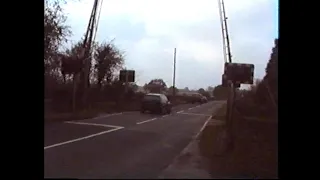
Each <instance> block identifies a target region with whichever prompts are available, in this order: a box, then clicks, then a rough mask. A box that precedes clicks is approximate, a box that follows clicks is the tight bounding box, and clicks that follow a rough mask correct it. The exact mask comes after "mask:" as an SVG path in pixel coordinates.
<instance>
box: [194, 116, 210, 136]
mask: <svg viewBox="0 0 320 180" xmlns="http://www.w3.org/2000/svg"><path fill="white" fill-rule="evenodd" d="M211 118H212V116H210V117H209V118H208V119H207V120H206V122H205V123H204V124H203V126H202V127H201V129H200V131H199V132H198V134H197V135H196V136H195V139H198V138H199V136H200V134H201V132H202V131H203V130H204V128H205V127H206V126H207V124H208V122H209V121H210V119H211Z"/></svg>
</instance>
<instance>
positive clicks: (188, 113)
mask: <svg viewBox="0 0 320 180" xmlns="http://www.w3.org/2000/svg"><path fill="white" fill-rule="evenodd" d="M179 114H186V115H196V116H211V115H209V114H196V113H179Z"/></svg>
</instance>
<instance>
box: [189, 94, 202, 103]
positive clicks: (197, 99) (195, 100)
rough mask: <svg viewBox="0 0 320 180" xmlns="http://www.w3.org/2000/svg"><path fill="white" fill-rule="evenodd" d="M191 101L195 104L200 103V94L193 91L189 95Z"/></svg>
mask: <svg viewBox="0 0 320 180" xmlns="http://www.w3.org/2000/svg"><path fill="white" fill-rule="evenodd" d="M191 103H192V104H195V103H200V104H201V103H202V95H201V94H199V93H195V94H193V95H192V96H191Z"/></svg>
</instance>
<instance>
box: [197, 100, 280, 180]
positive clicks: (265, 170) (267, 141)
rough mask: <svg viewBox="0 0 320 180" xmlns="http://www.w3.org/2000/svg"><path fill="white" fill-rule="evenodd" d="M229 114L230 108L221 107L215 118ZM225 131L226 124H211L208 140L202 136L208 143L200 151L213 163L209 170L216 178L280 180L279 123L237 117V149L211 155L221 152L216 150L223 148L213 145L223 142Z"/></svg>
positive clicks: (204, 143) (235, 120) (201, 138)
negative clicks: (218, 140) (227, 110)
mask: <svg viewBox="0 0 320 180" xmlns="http://www.w3.org/2000/svg"><path fill="white" fill-rule="evenodd" d="M225 114H226V106H224V107H221V108H220V109H219V110H218V111H217V112H216V113H215V114H214V115H213V119H217V120H224V119H225ZM262 119H263V118H262ZM208 126H210V125H209V123H208ZM224 129H225V126H223V125H222V126H221V125H215V126H212V125H211V127H210V128H205V130H206V131H209V132H206V134H207V137H205V136H201V137H200V142H201V141H205V142H202V146H200V151H201V152H207V153H206V154H203V155H204V156H206V157H207V158H209V160H210V163H209V167H208V168H209V172H210V174H211V175H212V177H213V178H277V169H278V148H277V144H278V142H277V140H278V135H277V130H278V124H277V123H264V122H263V121H252V120H249V119H246V118H241V117H237V116H235V117H234V127H233V129H232V131H233V133H234V135H235V148H234V150H233V151H232V152H230V153H227V154H224V155H219V156H217V155H212V153H211V154H210V153H208V150H209V151H217V150H216V149H214V148H221V147H219V146H218V145H216V144H214V145H213V143H214V142H215V143H216V142H217V141H216V139H217V138H220V140H221V139H223V138H221V134H222V132H223V131H224ZM205 130H204V131H205ZM210 131H211V132H210ZM209 135H210V137H208V136H209ZM217 136H220V137H217ZM201 148H202V149H201Z"/></svg>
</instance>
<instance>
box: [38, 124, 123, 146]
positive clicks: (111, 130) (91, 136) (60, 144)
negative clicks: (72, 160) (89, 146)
mask: <svg viewBox="0 0 320 180" xmlns="http://www.w3.org/2000/svg"><path fill="white" fill-rule="evenodd" d="M123 128H124V127H118V128H115V129H110V130H108V131H102V132H100V133H96V134H91V135H89V136H85V137H81V138H77V139H73V140H70V141H65V142H61V143H57V144H53V145H50V146H46V147H44V150H46V149H50V148H54V147H58V146H62V145H66V144H70V143H74V142H77V141H81V140H85V139H89V138H93V137H96V136H100V135H103V134H107V133H110V132H113V131H117V130H120V129H123Z"/></svg>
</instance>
